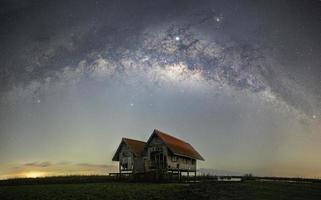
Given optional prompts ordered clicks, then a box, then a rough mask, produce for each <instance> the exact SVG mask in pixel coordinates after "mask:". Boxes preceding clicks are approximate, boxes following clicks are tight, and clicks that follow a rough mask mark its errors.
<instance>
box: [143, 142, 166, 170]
mask: <svg viewBox="0 0 321 200" xmlns="http://www.w3.org/2000/svg"><path fill="white" fill-rule="evenodd" d="M155 150H160V151H162V153H163V156H166V160H167V156H168V155H167V154H168V151H167V147H166V145H165V144H164V142H163V141H162V140H160V139H159V138H158V137H153V138H152V139H151V141H150V142H149V144H148V146H147V148H146V150H145V153H144V165H145V171H151V170H153V169H151V166H152V162H151V153H152V152H154V151H155Z"/></svg>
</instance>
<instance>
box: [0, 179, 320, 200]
mask: <svg viewBox="0 0 321 200" xmlns="http://www.w3.org/2000/svg"><path fill="white" fill-rule="evenodd" d="M0 199H1V200H9V199H17V200H24V199H26V200H29V199H30V200H31V199H32V200H36V199H41V200H49V199H70V200H71V199H84V200H88V199H117V200H122V199H126V200H131V199H158V200H162V199H166V200H171V199H187V200H188V199H260V200H268V199H271V200H272V199H273V200H278V199H291V200H299V199H302V200H303V199H304V200H313V199H317V200H320V199H321V184H320V183H286V182H259V181H245V182H242V183H222V182H204V183H198V184H192V185H187V184H173V183H171V184H148V183H124V182H108V183H82V184H44V185H20V186H0Z"/></svg>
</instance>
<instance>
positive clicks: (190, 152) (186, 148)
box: [151, 129, 204, 160]
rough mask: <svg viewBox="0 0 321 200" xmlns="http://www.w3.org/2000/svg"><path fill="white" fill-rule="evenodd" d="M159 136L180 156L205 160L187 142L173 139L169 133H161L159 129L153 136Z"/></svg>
mask: <svg viewBox="0 0 321 200" xmlns="http://www.w3.org/2000/svg"><path fill="white" fill-rule="evenodd" d="M154 134H155V135H157V136H158V137H159V138H160V139H161V140H162V141H163V142H164V143H165V144H166V146H167V147H168V148H169V149H170V151H171V152H172V153H173V154H175V155H179V156H185V157H189V158H193V159H197V160H204V158H203V157H202V156H201V155H200V154H199V153H198V152H197V151H196V150H195V149H194V148H193V147H192V145H190V144H189V143H187V142H184V141H183V140H180V139H178V138H176V137H173V136H171V135H169V134H167V133H164V132H161V131H160V130H158V129H155V130H154V132H153V134H152V136H151V138H152V137H153V135H154Z"/></svg>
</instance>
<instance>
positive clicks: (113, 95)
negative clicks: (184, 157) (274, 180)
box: [0, 0, 321, 179]
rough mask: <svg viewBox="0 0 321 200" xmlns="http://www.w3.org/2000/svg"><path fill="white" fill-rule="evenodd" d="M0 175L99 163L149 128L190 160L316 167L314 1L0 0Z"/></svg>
mask: <svg viewBox="0 0 321 200" xmlns="http://www.w3.org/2000/svg"><path fill="white" fill-rule="evenodd" d="M0 27H1V28H0V47H1V48H0V61H1V62H0V63H1V64H0V179H2V178H8V177H24V176H27V177H35V176H50V175H66V174H107V173H108V172H111V171H115V170H117V167H116V166H117V163H114V162H112V161H111V158H112V156H113V153H114V152H115V151H116V148H117V146H118V144H119V142H120V140H121V138H122V137H129V138H136V139H139V140H147V139H148V137H149V136H150V134H151V133H152V131H153V129H154V128H158V129H160V130H162V131H165V132H168V133H171V134H172V135H174V136H176V137H179V138H182V139H184V140H186V141H188V142H189V143H191V144H192V145H193V146H194V147H195V148H196V149H197V150H198V151H199V152H200V154H201V155H202V156H203V157H204V158H205V160H206V161H204V162H199V163H198V167H199V168H208V169H215V170H227V171H232V172H239V173H241V174H243V173H253V174H255V175H266V176H302V177H321V157H320V155H321V1H319V0H306V1H301V0H279V1H276V0H273V1H266V0H265V1H264V0H258V1H254V0H242V1H239V0H234V1H233V0H229V1H223V0H222V1H217V0H216V1H214V0H212V1H210V0H208V1H200V0H195V1H191V0H162V1H161V0H153V1H147V0H146V1H143V0H140V1H136V0H127V1H125V0H110V1H103V0H96V1H94V0H92V1H89V0H88V1H85V0H77V1H76V0H73V1H72V0H57V1H51V0H1V1H0Z"/></svg>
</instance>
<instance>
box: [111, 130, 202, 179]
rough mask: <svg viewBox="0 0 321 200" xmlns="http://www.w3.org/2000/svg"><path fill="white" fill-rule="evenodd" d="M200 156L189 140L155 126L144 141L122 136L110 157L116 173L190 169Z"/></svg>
mask: <svg viewBox="0 0 321 200" xmlns="http://www.w3.org/2000/svg"><path fill="white" fill-rule="evenodd" d="M197 160H204V158H203V157H202V156H201V155H200V154H199V153H198V152H197V151H196V150H195V149H194V148H193V147H192V145H190V144H189V143H187V142H185V141H183V140H181V139H178V138H176V137H174V136H171V135H169V134H167V133H164V132H162V131H160V130H158V129H155V130H154V131H153V133H152V134H151V136H150V137H149V139H148V141H147V142H143V141H138V140H133V139H128V138H123V139H122V141H121V142H120V144H119V146H118V148H117V151H116V153H115V155H114V156H113V161H118V162H119V173H133V174H135V173H149V172H155V171H157V172H162V173H169V172H171V173H174V172H178V173H181V172H187V174H189V173H190V172H194V173H195V175H196V169H197V168H196V167H197Z"/></svg>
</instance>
